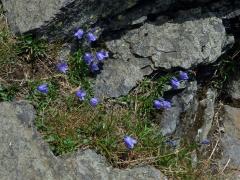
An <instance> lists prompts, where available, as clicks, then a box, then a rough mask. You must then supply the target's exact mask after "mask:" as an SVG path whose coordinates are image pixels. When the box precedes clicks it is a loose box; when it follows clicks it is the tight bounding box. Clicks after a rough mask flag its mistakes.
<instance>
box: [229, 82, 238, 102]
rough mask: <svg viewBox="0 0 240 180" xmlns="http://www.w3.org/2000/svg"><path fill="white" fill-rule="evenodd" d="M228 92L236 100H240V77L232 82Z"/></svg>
mask: <svg viewBox="0 0 240 180" xmlns="http://www.w3.org/2000/svg"><path fill="white" fill-rule="evenodd" d="M228 94H229V96H230V97H231V98H232V100H233V101H234V102H236V103H239V102H240V78H238V79H235V80H233V81H231V82H230V84H229V86H228Z"/></svg>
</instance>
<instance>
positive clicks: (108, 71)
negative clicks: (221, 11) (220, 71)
mask: <svg viewBox="0 0 240 180" xmlns="http://www.w3.org/2000/svg"><path fill="white" fill-rule="evenodd" d="M188 13H189V14H191V13H192V12H189V11H186V12H185V15H186V14H188ZM186 16H187V15H186ZM232 43H233V41H229V39H228V35H227V34H226V32H225V27H224V26H223V24H222V20H221V19H219V18H217V17H207V18H200V19H194V18H192V20H189V21H184V22H178V21H176V22H171V23H170V22H166V23H163V24H159V25H158V24H153V23H145V24H144V25H143V26H141V27H140V28H137V29H133V30H130V31H128V32H127V33H126V34H124V35H122V36H121V38H120V39H116V40H111V41H108V42H106V45H107V48H108V49H109V51H110V52H111V53H113V58H111V59H109V60H108V61H109V62H107V63H106V65H104V67H103V71H102V73H101V74H100V75H99V76H98V77H97V80H96V87H95V94H96V95H97V96H100V97H102V96H105V97H106V96H107V97H118V96H120V95H126V94H127V93H128V92H129V90H131V89H132V88H133V87H135V86H136V84H137V82H138V81H139V80H141V79H142V78H143V77H144V75H149V74H151V72H153V70H156V69H159V68H164V69H172V68H176V67H181V68H184V69H188V68H192V67H196V66H198V65H200V64H210V63H213V62H215V61H216V60H217V59H218V57H220V56H221V55H222V53H223V52H224V50H223V49H224V47H226V46H227V45H229V44H232ZM123 62H124V63H123ZM114 64H115V65H114ZM133 67H134V68H133ZM119 69H121V70H119ZM120 77H122V79H124V78H128V81H130V82H131V84H129V86H125V84H124V83H123V81H122V82H121V81H119V80H118V79H119V78H120ZM103 82H105V83H103Z"/></svg>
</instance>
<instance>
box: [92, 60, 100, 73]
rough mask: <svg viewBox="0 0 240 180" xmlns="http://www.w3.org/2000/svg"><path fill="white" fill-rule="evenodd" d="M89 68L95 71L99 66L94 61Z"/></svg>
mask: <svg viewBox="0 0 240 180" xmlns="http://www.w3.org/2000/svg"><path fill="white" fill-rule="evenodd" d="M90 70H91V71H92V72H96V71H99V66H98V64H96V63H94V62H93V63H91V64H90Z"/></svg>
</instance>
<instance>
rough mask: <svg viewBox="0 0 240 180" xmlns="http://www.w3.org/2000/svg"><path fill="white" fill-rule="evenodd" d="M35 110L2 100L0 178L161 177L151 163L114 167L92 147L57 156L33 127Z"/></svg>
mask: <svg viewBox="0 0 240 180" xmlns="http://www.w3.org/2000/svg"><path fill="white" fill-rule="evenodd" d="M34 117H35V111H34V109H33V107H32V106H31V105H29V104H27V103H26V102H14V103H7V102H3V103H0V143H1V148H0V179H3V180H13V179H18V180H26V179H36V180H55V179H59V180H61V179H62V180H71V179H73V180H74V179H82V180H95V179H99V180H130V179H132V180H133V179H139V180H147V179H149V180H154V179H156V180H159V179H167V178H166V177H165V176H164V175H163V174H162V173H161V172H160V171H158V170H157V169H155V168H153V167H150V166H142V167H136V168H133V169H124V170H120V169H116V168H112V167H111V166H109V165H108V163H107V162H106V159H105V158H104V157H102V156H100V155H98V154H96V153H95V152H94V151H92V150H85V151H78V152H76V153H74V154H71V155H65V156H63V157H55V156H54V155H53V154H52V152H51V151H50V149H49V148H48V146H47V145H46V144H45V143H44V142H43V141H42V139H41V138H40V136H39V134H38V133H37V131H36V130H35V128H34V127H33V120H34Z"/></svg>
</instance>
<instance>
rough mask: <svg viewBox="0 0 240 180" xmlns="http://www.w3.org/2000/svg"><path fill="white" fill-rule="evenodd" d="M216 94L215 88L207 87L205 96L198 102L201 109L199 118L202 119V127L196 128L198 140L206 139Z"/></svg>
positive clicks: (212, 116) (211, 120)
mask: <svg viewBox="0 0 240 180" xmlns="http://www.w3.org/2000/svg"><path fill="white" fill-rule="evenodd" d="M216 96H217V92H216V90H213V89H208V90H207V93H206V98H205V99H203V100H201V101H200V103H199V105H200V106H201V109H202V113H201V119H202V121H203V125H202V127H201V128H200V129H199V130H198V136H197V140H198V141H199V142H202V141H204V140H206V139H207V136H208V133H209V131H210V130H211V128H212V122H213V118H214V108H215V100H216Z"/></svg>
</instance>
